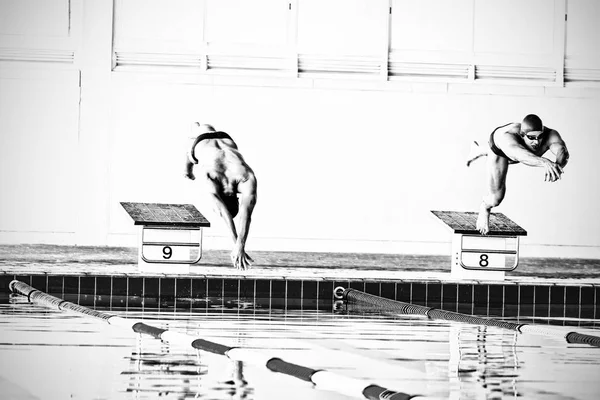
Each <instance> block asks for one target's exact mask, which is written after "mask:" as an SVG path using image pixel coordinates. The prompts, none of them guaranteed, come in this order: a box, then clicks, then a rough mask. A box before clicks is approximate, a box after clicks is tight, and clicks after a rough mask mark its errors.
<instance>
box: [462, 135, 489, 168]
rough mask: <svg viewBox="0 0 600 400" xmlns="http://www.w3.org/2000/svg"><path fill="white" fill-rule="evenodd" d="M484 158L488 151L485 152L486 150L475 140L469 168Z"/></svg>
mask: <svg viewBox="0 0 600 400" xmlns="http://www.w3.org/2000/svg"><path fill="white" fill-rule="evenodd" d="M483 156H487V151H486V150H485V148H483V147H481V146H479V143H477V142H476V141H474V140H473V142H472V143H471V148H470V149H469V157H468V158H467V167H469V166H470V165H471V163H472V162H473V161H475V160H477V159H478V158H480V157H483Z"/></svg>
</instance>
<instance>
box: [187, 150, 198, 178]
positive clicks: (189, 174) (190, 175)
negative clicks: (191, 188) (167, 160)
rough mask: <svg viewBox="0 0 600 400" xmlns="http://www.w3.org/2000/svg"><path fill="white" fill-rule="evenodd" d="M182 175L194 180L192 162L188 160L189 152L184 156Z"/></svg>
mask: <svg viewBox="0 0 600 400" xmlns="http://www.w3.org/2000/svg"><path fill="white" fill-rule="evenodd" d="M184 176H185V177H186V178H187V179H191V180H194V179H196V177H195V176H194V163H193V162H192V161H190V156H189V153H188V154H186V156H185V172H184Z"/></svg>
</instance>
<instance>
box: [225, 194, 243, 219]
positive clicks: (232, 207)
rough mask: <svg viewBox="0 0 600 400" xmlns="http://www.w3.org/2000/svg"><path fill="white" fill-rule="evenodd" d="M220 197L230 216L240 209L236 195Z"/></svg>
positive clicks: (233, 215)
mask: <svg viewBox="0 0 600 400" xmlns="http://www.w3.org/2000/svg"><path fill="white" fill-rule="evenodd" d="M221 199H222V200H223V203H225V207H227V210H229V213H230V214H231V216H232V217H235V216H236V215H237V213H238V211H239V210H240V202H239V200H238V198H237V196H236V195H232V196H221Z"/></svg>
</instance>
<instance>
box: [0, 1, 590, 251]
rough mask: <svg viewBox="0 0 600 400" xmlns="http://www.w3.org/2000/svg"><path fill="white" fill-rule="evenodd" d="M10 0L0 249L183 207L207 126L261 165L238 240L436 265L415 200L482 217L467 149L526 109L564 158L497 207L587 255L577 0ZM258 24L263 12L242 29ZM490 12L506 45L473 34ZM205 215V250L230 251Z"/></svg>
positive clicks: (583, 77) (2, 92)
mask: <svg viewBox="0 0 600 400" xmlns="http://www.w3.org/2000/svg"><path fill="white" fill-rule="evenodd" d="M365 1H366V0H365ZM26 3H27V4H28V5H29V6H31V7H21V5H22V4H23V3H21V2H15V1H10V0H1V1H0V7H2V11H3V13H0V14H2V15H5V16H7V15H8V16H10V15H12V17H11V18H12V19H10V20H11V21H15V20H16V19H15V18H17V17H18V18H20V20H21V21H22V22H21V23H19V24H16V23H12V24H5V25H3V26H4V28H3V30H1V31H0V166H1V170H0V185H1V193H2V194H1V198H0V201H1V204H0V206H1V207H0V242H3V243H19V242H27V243H65V244H78V245H88V244H94V245H127V246H130V245H131V246H133V245H135V244H136V230H135V229H134V226H133V224H132V222H131V220H130V219H129V217H128V215H127V214H126V213H125V212H124V210H122V208H121V207H120V205H119V202H120V201H144V202H177V203H181V202H192V203H193V202H194V201H195V194H194V190H195V187H194V185H193V183H191V182H188V181H186V180H184V179H183V178H182V175H183V154H184V152H185V144H186V139H187V136H188V135H189V126H190V124H191V123H192V122H193V121H201V122H205V123H210V124H213V125H214V126H215V127H216V128H217V129H220V130H225V131H227V132H228V133H230V134H231V135H232V137H233V138H234V139H235V140H236V142H238V145H239V147H240V149H241V150H242V152H243V154H244V156H245V157H246V159H247V161H248V163H249V164H250V165H251V166H252V167H253V169H254V170H255V172H256V174H257V177H258V181H259V197H258V204H257V207H256V209H255V214H254V218H253V223H252V227H251V233H250V239H249V242H248V246H249V249H250V250H259V249H260V250H307V251H356V252H391V253H433V254H447V252H449V249H450V235H449V232H448V231H447V230H446V229H445V228H444V227H443V226H442V225H441V224H440V223H439V222H438V221H436V220H435V219H434V218H433V217H432V216H431V215H430V213H429V210H432V209H445V210H464V211H467V210H472V211H475V210H476V209H477V206H478V204H479V202H480V200H481V197H482V195H483V194H484V190H485V188H484V175H483V173H484V162H482V161H479V162H476V163H475V164H474V165H473V166H472V167H471V168H467V167H466V166H465V159H466V156H467V152H468V149H469V143H470V141H471V140H472V139H473V138H476V139H478V140H481V141H484V140H486V139H487V136H488V135H489V133H490V132H491V130H492V129H494V128H495V127H496V126H499V125H502V124H505V123H507V122H511V121H518V120H519V119H521V118H522V117H523V116H524V115H525V114H528V113H537V114H538V115H539V116H540V117H541V118H542V119H543V121H544V123H545V124H546V125H547V126H549V127H552V128H554V129H557V130H558V131H559V132H560V133H561V134H562V135H563V137H564V139H565V141H566V143H567V145H568V147H569V150H570V153H571V161H570V164H569V165H568V167H567V168H566V173H565V175H564V178H563V180H562V181H560V182H558V183H554V184H549V183H545V182H544V181H543V173H542V171H541V170H539V169H534V168H528V167H525V166H523V165H516V166H512V167H511V169H510V171H509V176H508V191H507V196H506V199H505V200H504V202H503V203H502V205H501V206H500V207H498V208H497V210H496V211H498V212H503V213H505V214H506V215H508V216H509V217H510V218H512V219H514V220H515V221H516V222H517V223H519V224H520V225H522V226H523V227H524V228H525V229H526V230H527V231H528V232H529V236H527V237H526V238H524V239H523V241H522V245H523V246H522V251H523V254H524V255H539V256H542V255H550V256H559V257H562V256H565V257H595V258H596V257H600V228H599V227H598V225H597V223H598V221H600V211H599V210H598V206H597V204H600V179H599V178H600V177H599V172H598V171H599V168H598V167H597V165H596V157H597V154H598V150H600V115H599V113H598V110H600V86H599V84H600V78H599V77H600V75H599V73H600V62H598V55H599V50H598V49H597V48H596V47H595V46H593V38H594V37H596V38H597V37H598V36H599V33H600V31H599V28H598V27H597V26H596V24H595V23H594V22H593V21H594V18H593V16H594V15H596V16H600V8H599V7H598V6H597V4H596V3H595V2H593V1H589V0H577V1H569V2H567V1H564V0H563V1H560V0H555V1H551V2H546V1H544V2H540V1H534V0H528V1H524V2H502V3H500V2H494V1H491V0H485V1H484V0H464V1H461V2H459V3H457V4H458V5H457V7H456V8H454V9H453V10H448V9H447V7H446V8H445V3H444V2H440V1H430V2H426V3H427V4H425V2H415V1H408V0H403V1H400V0H394V1H381V0H380V1H377V2H373V3H368V4H367V3H365V2H364V1H359V0H356V1H353V2H351V3H352V4H350V3H346V2H342V3H344V4H346V8H344V7H342V6H341V5H340V2H339V1H338V2H336V1H330V2H328V3H327V6H325V5H324V6H319V4H320V2H315V1H309V0H296V1H290V2H280V1H275V0H271V1H267V0H263V1H257V2H256V7H245V8H244V11H243V13H242V14H243V15H242V14H240V12H239V10H240V9H239V8H236V7H237V5H239V4H238V2H236V1H223V2H214V1H211V0H206V1H203V2H194V1H191V2H190V1H178V2H176V3H172V2H171V3H169V5H168V6H167V3H168V2H165V1H161V0H153V1H151V2H148V3H151V4H146V6H142V5H141V4H139V2H134V1H129V0H128V1H116V2H115V3H114V10H113V7H112V5H109V4H108V3H110V2H91V1H85V0H73V1H71V2H66V1H60V0H53V1H52V3H53V4H54V6H56V10H58V11H56V13H55V14H56V15H55V18H54V19H52V18H53V17H52V15H54V14H53V13H50V14H46V17H45V18H51V21H50V22H48V21H46V22H45V23H44V24H42V25H39V24H36V21H38V20H39V18H41V17H40V16H39V15H37V14H33V13H32V12H31V11H30V10H31V9H32V8H35V6H36V5H37V6H40V5H41V4H42V3H43V4H44V7H46V6H48V5H47V3H46V2H41V3H40V0H38V1H35V0H27V1H26ZM99 3H102V4H99ZM144 3H146V2H144ZM500 5H503V6H502V7H500ZM390 6H391V7H392V13H391V14H389V12H388V8H389V7H390ZM65 7H66V8H65ZM69 7H71V8H70V9H69ZM428 7H429V9H428ZM498 7H500V9H498ZM51 8H52V7H51ZM167 8H168V10H169V12H166V11H165V10H166V9H167ZM52 9H54V8H52ZM63 9H66V10H68V11H69V12H70V13H69V18H67V19H66V20H65V18H63V17H64V12H62V11H61V10H63ZM491 9H494V10H497V13H495V14H494V13H490V12H488V11H489V10H491ZM232 10H233V11H232ZM236 10H237V11H236ZM318 10H320V11H321V14H318V12H317V11H318ZM431 10H435V11H432V12H427V11H431ZM515 10H519V11H521V12H520V13H515ZM535 10H538V11H539V16H540V18H541V20H540V19H536V20H535V23H533V25H530V26H529V28H520V27H522V26H526V27H527V26H528V25H523V21H521V19H522V15H523V13H525V14H527V12H533V11H535ZM566 10H568V12H569V18H568V20H569V21H575V22H576V23H577V26H575V25H569V24H565V23H564V12H565V11H566ZM63 11H64V10H63ZM253 12H255V13H258V14H260V15H262V16H263V19H265V18H266V17H265V15H270V16H271V17H273V18H274V19H269V18H267V19H266V21H267V20H268V21H269V22H268V23H267V22H265V24H262V25H261V27H262V28H261V29H260V30H258V31H252V30H251V29H250V27H248V26H246V25H244V24H243V23H242V22H243V21H247V19H246V18H243V17H245V16H247V15H248V14H251V13H253ZM265 13H266V14H265ZM269 13H271V14H269ZM448 13H453V18H451V19H445V18H441V17H442V16H446V15H447V14H448ZM498 13H500V14H498ZM494 15H502V16H504V17H507V18H508V17H509V16H511V15H516V16H515V18H517V19H516V20H515V21H514V24H515V25H516V26H517V27H519V28H518V29H520V32H522V34H518V33H515V32H519V31H518V30H517V31H513V32H511V34H510V35H504V36H493V33H492V36H489V35H490V32H489V31H486V29H488V28H489V30H490V31H491V32H496V30H492V29H491V28H490V24H491V21H492V20H494ZM590 15H591V16H592V17H590ZM504 17H502V19H503V20H504V19H505V18H504ZM324 18H325V20H323V19H324ZM6 19H7V21H8V20H9V17H6ZM419 19H420V21H422V24H416V23H412V22H411V21H413V22H414V21H415V20H419ZM438 20H444V21H446V23H445V24H439V23H437V22H436V21H438ZM542 20H543V22H541V23H540V21H542ZM65 21H66V22H65ZM327 21H328V22H329V23H326V22H327ZM449 21H450V22H449ZM451 21H454V22H455V26H453V25H452V23H451ZM525 21H526V19H525ZM51 22H52V23H51ZM438 22H439V21H438ZM65 24H67V25H68V26H66V27H65ZM228 24H229V25H228ZM381 24H383V28H385V27H387V28H388V32H387V34H386V29H383V28H382V29H379V28H380V27H382V25H381ZM536 24H537V25H536ZM492 25H493V24H492ZM23 26H31V27H33V26H36V29H33V28H32V29H31V30H27V29H24V28H23ZM369 26H372V27H373V29H367V28H366V27H369ZM423 26H429V27H430V29H428V30H426V31H423ZM465 26H468V27H469V28H468V29H466V28H465ZM63 28H64V29H63ZM113 28H114V29H113ZM238 28H239V29H238ZM527 29H531V30H532V32H527ZM244 30H249V31H248V34H245V33H244ZM480 31H481V32H482V33H481V35H480V36H477V32H480ZM250 32H251V33H250ZM343 32H348V35H346V34H344V33H343ZM350 33H351V34H350ZM473 35H475V36H473ZM507 43H508V44H507ZM511 43H512V44H511ZM561 46H562V47H561ZM388 61H389V64H388ZM388 67H389V68H391V69H389V70H388ZM423 74H424V75H423ZM569 77H571V78H569ZM211 222H213V225H214V226H213V227H212V228H211V229H209V230H207V231H206V241H205V246H206V247H207V248H228V247H229V244H228V243H227V240H226V236H225V231H224V227H223V226H222V225H221V222H220V221H218V220H213V221H211Z"/></svg>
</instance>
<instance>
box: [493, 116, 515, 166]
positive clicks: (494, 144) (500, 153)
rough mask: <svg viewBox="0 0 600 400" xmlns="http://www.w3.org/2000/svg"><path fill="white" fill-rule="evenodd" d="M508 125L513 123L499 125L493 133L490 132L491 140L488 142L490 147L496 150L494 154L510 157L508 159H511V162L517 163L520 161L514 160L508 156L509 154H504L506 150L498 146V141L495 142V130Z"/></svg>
mask: <svg viewBox="0 0 600 400" xmlns="http://www.w3.org/2000/svg"><path fill="white" fill-rule="evenodd" d="M508 125H511V124H506V125H502V126H499V127H497V128H496V129H494V130H493V131H492V133H491V134H490V140H489V142H488V143H489V145H490V149H491V150H492V151H493V152H494V154H496V155H497V156H500V157H504V158H507V159H508V161H510V162H511V163H517V162H518V161H513V160H511V159H510V158H508V156H507V155H506V154H504V152H503V151H502V150H500V148H499V147H498V146H496V143H495V142H494V133H495V132H496V131H497V130H498V129H500V128H505V127H507V126H508Z"/></svg>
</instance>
